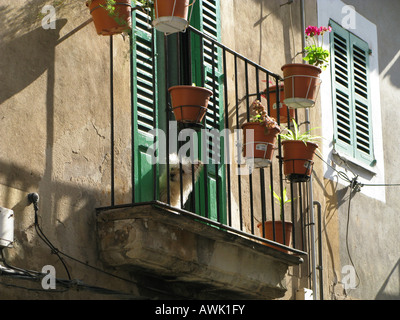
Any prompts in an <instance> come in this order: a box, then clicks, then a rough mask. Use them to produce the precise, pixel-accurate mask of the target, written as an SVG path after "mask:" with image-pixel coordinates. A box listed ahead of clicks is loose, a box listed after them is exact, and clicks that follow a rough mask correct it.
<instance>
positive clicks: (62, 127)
mask: <svg viewBox="0 0 400 320" xmlns="http://www.w3.org/2000/svg"><path fill="white" fill-rule="evenodd" d="M45 4H56V6H55V8H56V21H55V23H56V29H55V30H53V29H47V30H45V29H44V28H42V26H41V22H42V19H43V18H44V17H45V16H46V13H45V14H42V13H41V10H42V8H43V6H44V5H45ZM0 8H1V10H0V16H1V17H0V24H1V31H0V32H1V34H0V38H1V43H0V61H1V62H0V74H1V76H0V85H1V88H2V89H1V91H0V105H1V108H0V119H1V120H0V124H1V125H0V136H1V137H2V140H1V142H0V150H1V152H0V153H1V155H0V206H2V207H7V208H11V209H13V210H14V214H15V238H16V242H15V243H14V248H12V249H7V250H5V251H6V252H5V255H6V257H7V261H8V263H10V264H12V265H14V266H18V267H21V268H27V269H31V270H38V271H41V269H42V267H43V266H44V265H54V266H55V267H56V270H57V272H58V273H57V274H56V276H57V277H58V278H63V279H66V278H67V274H66V273H65V271H64V269H63V267H62V265H61V263H60V261H59V260H58V258H57V257H56V255H54V254H52V253H51V251H50V249H49V248H48V247H47V246H46V245H45V244H44V243H43V242H42V241H41V240H40V239H39V238H38V236H37V233H36V232H35V229H34V226H33V223H34V210H33V206H32V205H29V204H28V200H27V194H28V193H30V192H37V193H38V194H39V195H40V200H39V222H40V225H41V228H42V230H43V231H44V233H45V235H46V236H47V237H48V238H49V239H51V242H52V243H53V244H54V245H55V247H57V248H59V249H60V250H61V251H63V252H65V253H67V254H68V255H70V256H72V257H74V258H76V259H79V260H81V261H83V262H85V263H89V264H90V265H93V266H100V264H99V260H98V253H97V241H96V232H95V225H96V224H95V208H96V207H99V206H104V205H109V203H110V195H109V193H110V139H109V137H110V107H109V106H110V88H109V77H110V76H109V73H110V67H109V56H110V50H109V42H110V38H109V37H102V36H98V35H97V33H96V32H95V28H94V25H93V22H91V20H90V19H91V16H90V13H89V10H88V9H87V8H86V6H85V1H83V0H82V1H64V2H58V4H57V3H55V2H51V1H40V0H38V1H24V0H18V1H14V0H10V1H8V0H7V1H2V3H1V5H0ZM127 44H128V41H127V40H125V41H124V39H123V38H122V36H118V37H114V58H115V67H114V73H115V74H114V84H115V87H116V88H117V89H116V92H118V95H116V97H115V106H116V108H118V109H119V110H122V111H123V110H127V112H129V110H130V109H129V108H130V102H129V81H128V80H129V60H128V59H127V57H128V56H127V53H128V52H129V51H128V50H129V47H128V45H127ZM121 97H123V98H121ZM123 121H125V120H124V119H116V122H117V123H118V124H119V128H126V130H128V129H129V128H127V125H126V124H125V123H124V122H123ZM120 131H121V130H120ZM120 131H119V132H117V133H116V137H119V135H120V134H121V133H120ZM127 148H128V147H127V145H125V143H124V140H123V139H119V140H118V143H117V144H116V154H117V155H118V156H117V159H118V160H116V161H121V159H122V158H123V157H124V156H125V154H126V153H127V152H128V151H127V150H128V149H127ZM126 189H128V187H125V188H124V186H123V185H120V188H119V189H118V190H119V192H120V193H121V194H124V192H126ZM121 197H122V196H121ZM121 197H120V196H119V195H117V197H116V199H117V201H121ZM65 260H66V264H67V267H68V269H69V270H70V273H71V276H72V277H73V278H74V279H81V280H82V281H84V282H85V283H88V284H89V283H90V284H93V285H98V286H100V287H109V288H114V289H115V288H117V289H119V290H121V291H124V292H132V290H133V291H134V290H136V289H135V288H133V287H134V286H133V285H132V284H128V283H127V282H125V281H120V280H116V279H115V278H112V277H111V278H110V277H109V276H104V274H102V273H98V272H93V271H91V270H90V269H88V267H85V266H82V265H81V264H79V263H74V261H72V260H70V259H65ZM127 277H128V278H129V276H127ZM24 285H26V286H29V283H26V284H24ZM4 288H7V287H6V286H5V287H4ZM4 288H2V289H1V290H0V297H1V298H33V297H38V295H37V294H38V293H35V292H33V293H32V292H29V291H26V290H23V289H14V290H3V289H4ZM82 295H84V293H77V292H76V291H75V290H69V291H68V292H67V293H58V294H57V293H55V294H54V293H53V294H49V295H48V297H47V298H50V299H52V298H60V297H62V298H76V297H79V296H82ZM84 296H85V297H90V296H92V297H97V298H102V297H104V295H99V296H96V295H89V296H88V295H84ZM40 297H41V298H46V297H45V296H43V293H41V295H40ZM111 297H112V296H111ZM107 298H110V296H107Z"/></svg>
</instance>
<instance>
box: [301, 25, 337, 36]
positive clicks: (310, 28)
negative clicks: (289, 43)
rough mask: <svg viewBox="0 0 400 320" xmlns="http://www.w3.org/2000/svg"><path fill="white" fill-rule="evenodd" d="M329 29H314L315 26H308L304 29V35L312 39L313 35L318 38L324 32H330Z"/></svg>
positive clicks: (330, 29)
mask: <svg viewBox="0 0 400 320" xmlns="http://www.w3.org/2000/svg"><path fill="white" fill-rule="evenodd" d="M331 31H332V28H331V27H319V28H318V27H316V26H308V27H307V28H306V31H305V33H306V35H307V36H309V37H314V36H315V35H317V36H320V35H323V34H324V33H325V32H331Z"/></svg>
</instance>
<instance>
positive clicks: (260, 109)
mask: <svg viewBox="0 0 400 320" xmlns="http://www.w3.org/2000/svg"><path fill="white" fill-rule="evenodd" d="M250 122H257V123H261V124H263V125H265V127H266V128H268V129H272V128H278V129H279V126H278V123H277V122H276V121H275V119H274V118H271V117H270V116H268V114H267V111H266V108H265V106H264V105H263V104H262V103H261V102H260V101H259V100H255V101H254V102H253V103H252V104H251V106H250Z"/></svg>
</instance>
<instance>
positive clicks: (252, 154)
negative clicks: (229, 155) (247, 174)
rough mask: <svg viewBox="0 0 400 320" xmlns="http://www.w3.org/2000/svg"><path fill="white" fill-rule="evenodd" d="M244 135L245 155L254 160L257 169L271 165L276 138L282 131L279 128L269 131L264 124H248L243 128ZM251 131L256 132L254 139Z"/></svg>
mask: <svg viewBox="0 0 400 320" xmlns="http://www.w3.org/2000/svg"><path fill="white" fill-rule="evenodd" d="M242 129H243V134H244V149H243V155H244V157H245V158H253V159H254V164H255V167H266V166H268V165H269V164H271V161H272V156H273V154H274V147H275V142H276V136H277V135H278V134H279V132H280V131H281V130H280V129H279V128H276V127H275V128H272V129H268V128H266V127H265V125H264V124H262V123H257V122H247V123H245V124H243V126H242ZM249 130H254V131H253V132H254V136H253V139H252V138H251V136H250V134H249Z"/></svg>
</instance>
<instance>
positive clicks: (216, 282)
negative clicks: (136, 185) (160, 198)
mask: <svg viewBox="0 0 400 320" xmlns="http://www.w3.org/2000/svg"><path fill="white" fill-rule="evenodd" d="M98 237H99V243H100V254H101V258H102V260H103V261H104V262H105V263H106V264H107V265H109V266H112V267H115V268H121V269H125V270H135V271H137V270H142V271H145V272H146V273H151V274H153V275H154V276H156V277H160V278H164V279H165V278H168V279H174V280H175V281H179V282H186V283H188V284H189V283H191V284H201V285H206V286H209V287H210V288H213V290H214V291H215V290H217V291H218V290H224V291H225V292H232V293H237V294H240V295H241V296H243V297H244V298H251V299H272V298H278V297H282V296H283V295H284V293H285V291H286V284H285V280H284V279H285V274H286V272H287V269H288V266H289V265H294V264H300V263H301V261H302V259H301V258H299V257H296V256H293V255H288V254H285V253H282V252H279V251H277V250H275V249H272V248H269V247H266V246H265V245H263V244H261V243H257V242H255V241H254V240H250V239H246V238H244V237H242V236H240V235H236V234H233V233H230V232H228V231H224V230H220V229H218V228H216V227H213V226H210V225H207V224H206V223H203V222H200V221H195V220H193V219H192V218H189V217H186V216H184V215H180V214H176V213H174V212H171V211H167V210H163V209H160V208H157V207H153V206H150V205H148V206H141V207H132V208H122V209H114V210H109V211H101V212H100V213H99V214H98ZM225 294H226V293H225Z"/></svg>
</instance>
